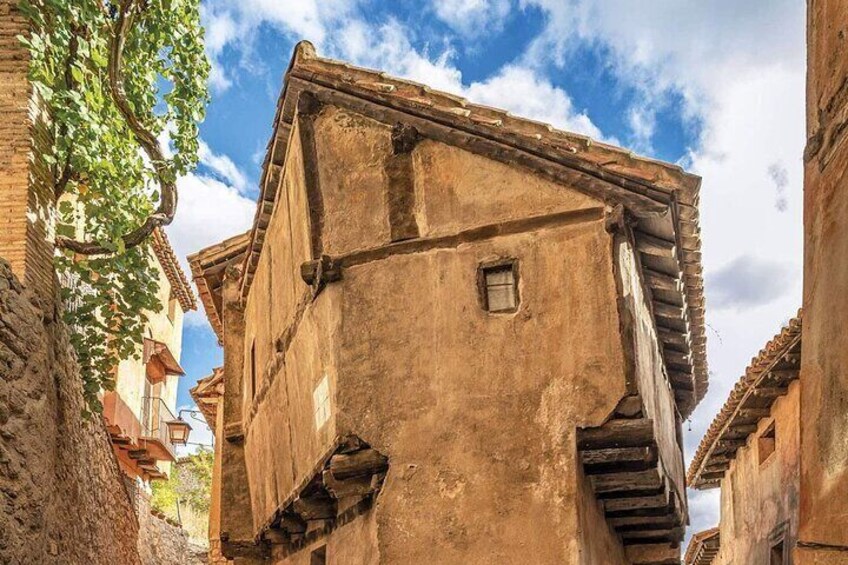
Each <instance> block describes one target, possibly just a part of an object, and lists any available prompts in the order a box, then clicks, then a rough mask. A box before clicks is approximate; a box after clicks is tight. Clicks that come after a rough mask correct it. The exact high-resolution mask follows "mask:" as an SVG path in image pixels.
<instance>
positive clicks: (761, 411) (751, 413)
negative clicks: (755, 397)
mask: <svg viewBox="0 0 848 565" xmlns="http://www.w3.org/2000/svg"><path fill="white" fill-rule="evenodd" d="M770 414H771V410H769V409H768V408H740V409H739V411H738V412H737V413H736V417H737V418H741V419H743V420H759V419H761V418H768V417H769V415H770Z"/></svg>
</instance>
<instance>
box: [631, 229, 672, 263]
mask: <svg viewBox="0 0 848 565" xmlns="http://www.w3.org/2000/svg"><path fill="white" fill-rule="evenodd" d="M635 235H636V249H637V250H639V252H640V253H644V254H645V255H653V256H654V257H663V258H667V259H676V258H677V248H676V247H675V245H674V242H671V241H667V240H665V239H660V238H658V237H654V236H652V235H648V234H646V233H645V232H640V231H636V232H635Z"/></svg>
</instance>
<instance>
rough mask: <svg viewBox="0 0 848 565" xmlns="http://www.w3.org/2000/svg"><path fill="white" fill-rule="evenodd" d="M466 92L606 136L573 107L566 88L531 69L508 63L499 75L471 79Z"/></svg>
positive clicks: (570, 128)
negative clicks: (558, 85)
mask: <svg viewBox="0 0 848 565" xmlns="http://www.w3.org/2000/svg"><path fill="white" fill-rule="evenodd" d="M464 94H465V95H466V96H467V97H468V98H469V99H470V100H472V101H473V102H477V103H480V104H485V105H489V106H497V107H500V108H505V109H507V110H509V111H511V112H512V113H513V114H515V115H518V116H522V117H527V118H532V119H534V120H538V121H541V122H546V123H549V124H552V125H554V126H556V127H557V128H560V129H564V130H567V131H572V132H575V133H582V134H584V135H588V136H590V137H593V138H595V139H603V137H604V136H603V134H602V133H601V130H599V129H598V128H597V126H595V124H593V123H592V120H590V119H589V116H587V115H586V114H585V112H579V111H577V110H575V109H574V106H573V104H572V102H571V98H570V97H569V96H568V94H567V93H566V92H565V91H564V90H562V89H561V88H557V87H555V86H554V85H553V84H551V82H550V81H549V80H547V79H546V78H544V77H541V76H539V75H538V74H537V73H535V72H534V71H532V70H529V69H525V68H521V67H517V66H514V65H508V66H506V67H504V68H502V69H501V70H500V71H499V72H498V74H497V75H495V76H493V77H490V78H488V79H486V80H485V81H483V82H475V83H472V84H471V86H469V87H468V88H467V89H465V92H464Z"/></svg>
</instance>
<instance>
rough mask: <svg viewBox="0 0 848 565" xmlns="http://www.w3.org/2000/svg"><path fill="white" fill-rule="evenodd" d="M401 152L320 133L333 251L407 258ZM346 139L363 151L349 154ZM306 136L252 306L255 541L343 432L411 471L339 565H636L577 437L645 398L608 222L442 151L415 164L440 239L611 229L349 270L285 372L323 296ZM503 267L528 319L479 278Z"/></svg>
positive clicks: (343, 532) (336, 117) (343, 551)
mask: <svg viewBox="0 0 848 565" xmlns="http://www.w3.org/2000/svg"><path fill="white" fill-rule="evenodd" d="M349 130H351V131H349ZM353 130H355V131H353ZM389 135H390V128H388V127H386V126H382V125H380V124H377V123H376V122H372V121H370V120H367V119H365V118H362V117H356V116H351V115H349V114H346V113H344V112H342V111H340V110H336V109H334V108H326V109H325V110H324V111H323V112H322V114H321V115H320V116H319V118H318V119H317V121H316V138H317V150H318V156H319V166H320V171H319V172H320V179H321V183H322V192H323V197H324V202H323V205H324V210H325V214H326V216H325V218H326V221H325V223H324V227H323V228H324V236H325V238H324V249H325V252H327V253H330V254H331V255H334V256H335V255H338V254H343V253H348V252H351V251H358V250H363V249H369V248H375V247H379V246H382V245H386V244H388V243H389V239H388V238H389V237H390V229H389V224H388V221H389V220H388V217H389V213H388V209H387V206H386V203H385V194H386V193H387V192H388V186H387V184H388V178H387V176H386V175H384V174H377V173H380V172H381V171H383V170H384V168H385V160H386V159H388V157H389V155H390V147H391V145H390V141H389V139H390V138H389ZM345 136H347V137H350V138H351V143H346V144H338V143H334V140H337V139H339V138H345V139H347V137H345ZM298 139H299V138H298V131H297V128H295V130H294V132H293V133H292V136H291V143H290V146H289V150H288V159H289V161H288V162H287V165H286V170H285V174H284V177H283V179H282V184H281V187H280V190H281V195H280V197H279V199H278V202H277V205H276V208H275V211H274V217H273V219H272V221H271V223H270V225H269V227H268V232H267V235H266V245H265V247H264V250H263V253H262V255H261V257H260V262H259V265H258V267H257V270H256V276H255V279H254V281H253V284H252V286H251V291H250V294H249V296H248V300H247V304H246V307H245V341H244V351H245V366H244V374H245V375H249V374H250V371H251V367H250V361H249V352H250V351H251V350H253V351H255V355H256V367H257V368H258V370H257V374H258V375H257V381H258V382H257V385H256V389H257V390H256V392H255V394H254V393H253V391H251V390H250V386H249V385H247V384H246V385H245V389H244V390H245V391H246V398H245V399H244V403H245V404H244V409H245V414H246V417H245V425H246V428H245V456H246V457H245V460H246V463H247V467H248V476H249V483H250V484H249V488H250V495H251V503H252V511H253V527H254V528H257V529H258V527H260V526H261V525H262V524H263V523H264V522H265V521H266V520H267V519H268V518H269V516H270V515H271V514H272V512H273V511H274V509H275V508H276V507H277V506H278V505H279V504H281V503H282V502H283V501H284V500H285V499H286V498H287V497H289V496H290V495H291V494H292V492H293V488H294V487H295V486H296V485H297V484H300V483H302V481H303V480H304V479H306V478H309V476H310V474H311V473H314V466H315V463H316V461H317V460H318V459H319V458H320V457H321V456H322V455H323V454H324V453H325V452H326V450H327V449H328V448H329V447H330V444H331V443H332V441H333V440H334V438H335V437H336V436H337V435H339V434H347V433H352V434H356V435H358V436H360V437H362V438H363V439H364V440H365V441H367V442H369V443H370V444H371V445H372V446H373V447H374V448H375V449H377V450H379V451H380V452H382V453H385V454H387V455H388V457H389V459H390V465H391V470H390V472H389V475H388V477H387V479H386V483H385V485H384V487H383V491H382V492H381V493H380V495H379V498H378V499H377V502H376V505H375V507H374V508H373V509H372V510H370V511H368V512H366V513H365V514H364V515H363V516H360V517H358V518H356V519H355V520H354V521H352V522H351V523H349V524H347V525H345V526H343V527H341V528H339V529H338V530H336V531H334V532H333V533H332V535H330V536H328V537H327V538H326V539H324V540H323V541H322V543H327V548H328V555H329V556H331V557H329V559H330V561H331V562H333V561H335V562H349V563H424V562H430V563H458V562H463V563H515V562H520V561H521V560H523V559H525V558H526V557H527V556H533V560H534V563H587V564H589V563H610V564H614V563H623V562H625V559H624V556H623V551H622V548H621V545H620V542H619V541H618V539H617V538H616V537H615V536H614V535H612V534H611V532H610V530H609V528H608V526H607V524H606V522H605V521H604V519H603V515H602V513H601V511H600V510H599V505H598V502H597V500H596V499H595V498H594V495H593V494H592V493H591V490H590V489H589V488H588V485H587V482H586V480H585V478H584V477H583V476H582V473H581V472H580V469H579V466H578V463H577V462H578V454H577V453H576V447H575V438H574V435H575V432H576V429H577V428H578V427H580V426H596V425H599V424H601V423H602V422H603V421H604V419H605V418H606V417H607V416H608V415H609V414H610V413H611V411H612V410H613V408H614V407H615V406H616V404H617V402H618V400H619V399H620V398H621V397H622V396H623V395H624V394H625V375H624V373H625V371H624V359H623V354H622V351H621V347H622V344H621V338H620V334H619V320H618V313H617V302H616V296H617V294H616V287H615V281H614V274H613V273H614V267H613V256H612V241H611V238H610V235H609V234H608V233H607V232H606V231H605V229H604V222H603V219H602V217H601V216H602V214H601V212H600V210H602V206H603V205H602V204H601V203H599V202H596V201H593V200H592V199H590V198H588V197H586V196H583V195H581V194H579V193H576V192H572V191H569V190H567V189H564V188H563V187H560V186H557V185H554V184H553V183H550V182H548V181H545V180H543V179H539V178H536V177H534V176H532V175H529V174H528V173H526V172H524V171H521V170H518V169H514V168H511V167H508V166H506V165H502V164H499V163H495V162H492V161H489V160H486V159H484V158H482V157H478V156H474V155H471V154H470V153H467V152H464V151H461V150H459V149H455V148H450V147H446V146H442V145H440V144H437V143H435V142H432V141H426V140H425V141H422V142H421V143H420V144H419V145H418V146H417V147H416V149H415V151H414V153H413V156H412V157H413V164H414V165H413V170H414V185H415V201H414V209H413V213H414V215H415V218H416V222H417V225H418V228H419V230H420V232H421V237H422V238H427V237H435V236H440V235H445V234H455V233H457V232H460V231H462V230H468V229H472V228H476V227H479V226H482V225H488V224H497V223H500V222H505V221H509V220H515V219H521V218H526V217H531V216H538V215H544V214H550V213H560V212H564V211H575V210H586V209H590V208H591V209H594V210H597V211H598V212H597V214H596V216H594V219H585V218H588V217H590V216H584V217H583V218H584V219H581V220H579V221H575V222H574V223H565V224H562V225H557V226H553V227H551V226H549V227H546V228H544V229H528V230H527V231H526V232H524V233H515V234H511V235H504V236H501V237H496V238H483V239H479V240H475V241H467V242H464V243H462V244H460V245H458V246H457V247H450V248H441V249H430V250H425V251H421V252H417V253H410V254H406V255H395V256H391V257H389V258H385V259H380V260H376V261H370V262H366V263H364V264H361V265H358V266H353V267H350V268H346V270H345V274H344V279H343V281H341V282H340V283H334V284H331V285H330V286H328V287H327V288H326V289H324V291H323V292H322V293H321V294H320V295H319V296H318V298H317V299H316V300H315V301H314V302H309V301H307V303H308V305H307V306H305V311H304V313H303V316H302V318H301V319H300V321H299V322H298V326H297V331H296V333H295V335H294V337H293V339H292V341H291V344H290V346H289V347H288V348H287V349H286V352H285V362H284V363H279V364H275V363H274V356H275V355H278V354H279V352H276V353H275V347H274V344H275V341H277V338H278V336H281V335H283V334H284V333H285V330H286V329H287V327H289V326H290V325H291V324H292V323H293V320H295V319H297V311H298V305H299V304H303V297H304V293H305V292H308V289H307V287H306V286H305V285H304V284H303V281H302V280H301V279H300V277H299V266H300V263H301V262H303V261H305V260H307V259H308V258H309V247H308V245H309V244H308V226H309V224H308V219H307V218H306V217H305V215H304V212H303V211H304V210H305V209H306V205H305V199H306V197H305V192H304V191H305V183H304V180H303V167H302V165H301V164H300V163H299V159H300V158H301V157H300V156H301V154H302V151H301V148H300V146H299V141H298ZM354 141H355V143H354ZM342 148H344V150H342ZM375 171H376V173H375ZM528 195H530V196H528ZM507 203H514V204H515V205H512V206H509V205H507ZM359 218H362V221H361V222H360V221H358V219H359ZM499 257H514V258H517V259H518V261H519V265H520V267H519V270H520V274H519V292H520V295H521V299H520V307H519V310H518V312H516V313H514V314H506V315H504V314H498V315H493V314H489V313H487V312H485V311H484V310H483V309H482V308H481V307H480V301H479V298H478V289H477V285H476V276H477V267H478V265H479V264H480V262H481V261H487V260H492V259H496V258H499ZM504 360H509V362H504ZM325 375H326V377H327V379H328V382H329V385H330V390H331V394H330V397H331V417H330V420H329V421H328V422H327V423H326V424H323V425H320V426H316V422H315V418H314V406H313V391H314V390H315V388H316V386H317V385H318V383H319V382H320V381H321V380H322V379H323V378H324V376H325ZM389 423H390V424H389ZM225 464H226V463H225ZM222 511H224V512H225V510H223V509H222ZM254 533H256V530H255V531H254ZM308 558H309V551H308V550H303V551H300V552H298V553H296V554H294V555H292V556H289V557H288V558H282V557H281V556H278V559H281V561H279V562H280V563H285V564H296V563H304V562H308ZM337 559H338V561H336V560H337Z"/></svg>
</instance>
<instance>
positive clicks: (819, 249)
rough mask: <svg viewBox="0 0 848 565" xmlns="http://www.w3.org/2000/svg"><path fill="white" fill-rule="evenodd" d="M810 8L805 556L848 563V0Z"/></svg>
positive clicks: (812, 2) (812, 1) (803, 559)
mask: <svg viewBox="0 0 848 565" xmlns="http://www.w3.org/2000/svg"><path fill="white" fill-rule="evenodd" d="M807 11H808V31H807V38H808V57H807V136H808V142H807V150H806V154H805V161H806V164H805V178H804V246H805V250H804V342H803V354H802V366H801V382H802V385H803V395H802V398H801V410H802V413H803V414H804V419H803V420H802V422H801V430H802V432H801V434H802V435H801V449H802V459H801V477H802V478H801V527H800V534H799V538H800V543H801V544H802V545H803V544H813V546H811V547H808V548H806V549H801V550H800V551H799V554H798V561H799V562H800V563H837V562H838V563H848V528H845V526H844V524H845V523H846V520H848V442H846V439H845V438H846V437H848V326H846V324H845V320H846V319H848V294H846V292H845V290H846V288H848V261H846V257H848V143H845V140H846V137H848V133H846V129H845V125H846V122H847V121H848V117H846V112H848V3H846V2H843V1H841V0H809V1H808V3H807ZM816 544H824V545H825V546H832V547H817V546H816ZM837 560H839V561H837Z"/></svg>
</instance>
